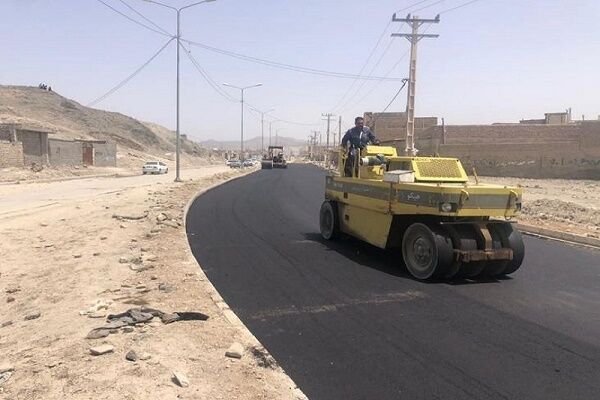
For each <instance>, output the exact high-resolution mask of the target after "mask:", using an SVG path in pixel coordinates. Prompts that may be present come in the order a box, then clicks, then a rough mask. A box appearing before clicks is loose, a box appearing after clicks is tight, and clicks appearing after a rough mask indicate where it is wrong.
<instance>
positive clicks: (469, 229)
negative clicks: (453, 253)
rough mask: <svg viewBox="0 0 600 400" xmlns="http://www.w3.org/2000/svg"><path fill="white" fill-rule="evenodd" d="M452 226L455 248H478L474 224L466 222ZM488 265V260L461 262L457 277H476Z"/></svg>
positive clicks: (468, 249)
mask: <svg viewBox="0 0 600 400" xmlns="http://www.w3.org/2000/svg"><path fill="white" fill-rule="evenodd" d="M452 228H453V229H452V230H453V235H452V239H453V243H454V248H456V249H459V250H465V251H470V250H478V247H477V236H476V234H475V231H474V229H473V226H471V225H468V224H464V225H454V226H453V227H452ZM486 265H487V262H486V261H471V262H461V263H460V265H459V267H458V272H457V273H456V275H455V277H456V278H474V277H476V276H477V275H479V274H481V273H482V271H483V270H484V269H485V268H486Z"/></svg>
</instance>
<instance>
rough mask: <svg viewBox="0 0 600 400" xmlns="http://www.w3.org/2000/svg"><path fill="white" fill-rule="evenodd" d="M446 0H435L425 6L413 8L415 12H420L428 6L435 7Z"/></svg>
mask: <svg viewBox="0 0 600 400" xmlns="http://www.w3.org/2000/svg"><path fill="white" fill-rule="evenodd" d="M444 1H446V0H438V1H434V2H433V3H431V4H428V5H426V6H424V7H421V8H419V9H416V10H413V11H412V12H414V13H415V12H419V11H421V10H425V9H426V8H429V7H433V6H435V5H437V4H440V3H443V2H444Z"/></svg>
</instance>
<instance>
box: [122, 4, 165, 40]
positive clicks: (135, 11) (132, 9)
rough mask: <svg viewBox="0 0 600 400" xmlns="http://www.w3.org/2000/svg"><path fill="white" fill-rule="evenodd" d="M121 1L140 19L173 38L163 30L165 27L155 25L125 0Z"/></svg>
mask: <svg viewBox="0 0 600 400" xmlns="http://www.w3.org/2000/svg"><path fill="white" fill-rule="evenodd" d="M119 1H120V2H121V4H123V5H124V6H125V7H127V8H129V9H130V10H131V11H133V12H134V13H136V14H137V15H139V16H140V17H142V18H143V19H144V20H145V21H146V22H148V23H150V24H152V25H154V26H155V27H156V28H158V29H159V30H161V31H162V32H164V33H165V34H166V35H169V36H173V35H171V34H170V33H169V32H168V31H167V30H166V29H163V27H161V26H160V25H157V24H156V23H154V21H152V20H151V19H149V18H146V16H145V15H144V14H142V13H141V12H139V11H138V10H136V9H135V8H133V7H132V6H130V5H129V4H128V3H127V2H126V1H125V0H119Z"/></svg>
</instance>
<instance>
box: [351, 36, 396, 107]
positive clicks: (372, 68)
mask: <svg viewBox="0 0 600 400" xmlns="http://www.w3.org/2000/svg"><path fill="white" fill-rule="evenodd" d="M399 31H400V28H398V32H399ZM393 43H394V41H393V40H391V39H390V41H389V43H388V45H387V46H386V48H385V50H384V51H383V53H382V54H381V55H380V56H379V59H378V60H377V62H376V63H375V65H373V66H372V67H371V70H370V71H369V74H372V73H373V72H374V71H375V69H376V68H377V67H378V66H379V64H380V63H381V61H382V60H383V57H384V56H385V55H386V54H387V52H388V51H389V49H390V48H391V47H392V44H393ZM366 83H367V81H362V82H361V83H360V85H359V86H358V87H357V88H356V90H355V91H354V93H353V94H352V96H350V97H349V98H348V100H346V101H345V102H344V103H342V105H341V106H340V108H344V107H345V106H347V105H348V103H350V102H351V101H352V99H353V98H354V97H355V96H356V95H358V93H360V91H361V89H362V88H363V87H365V85H366ZM377 86H379V85H377Z"/></svg>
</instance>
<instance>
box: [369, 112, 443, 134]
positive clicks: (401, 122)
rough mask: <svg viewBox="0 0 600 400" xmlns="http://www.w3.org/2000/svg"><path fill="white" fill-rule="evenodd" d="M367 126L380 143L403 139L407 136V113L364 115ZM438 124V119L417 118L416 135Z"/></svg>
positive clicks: (371, 113)
mask: <svg viewBox="0 0 600 400" xmlns="http://www.w3.org/2000/svg"><path fill="white" fill-rule="evenodd" d="M364 118H365V125H366V126H368V127H369V128H371V130H372V131H373V132H374V133H375V135H376V136H377V138H378V139H379V140H380V141H390V140H395V139H401V138H404V137H405V136H406V113H403V112H392V113H373V112H366V113H365V114H364ZM437 124H438V119H437V117H416V118H415V133H417V132H421V131H423V130H425V129H427V128H430V127H432V126H436V125H437Z"/></svg>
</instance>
